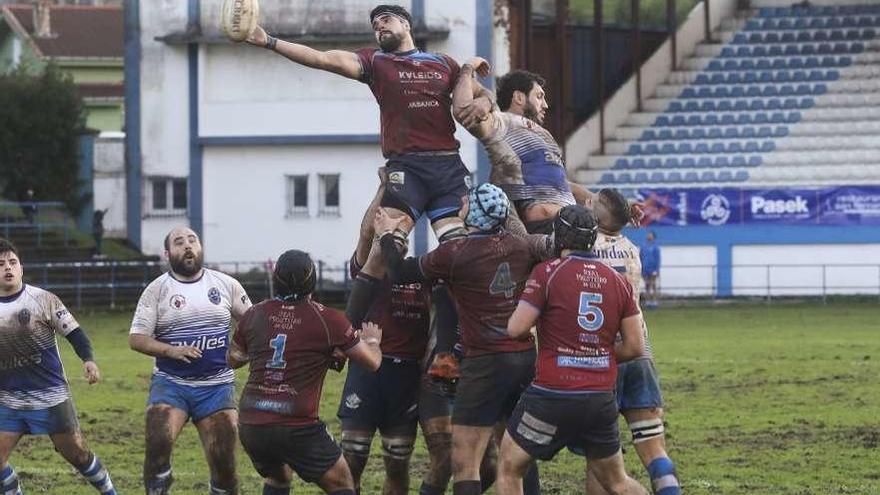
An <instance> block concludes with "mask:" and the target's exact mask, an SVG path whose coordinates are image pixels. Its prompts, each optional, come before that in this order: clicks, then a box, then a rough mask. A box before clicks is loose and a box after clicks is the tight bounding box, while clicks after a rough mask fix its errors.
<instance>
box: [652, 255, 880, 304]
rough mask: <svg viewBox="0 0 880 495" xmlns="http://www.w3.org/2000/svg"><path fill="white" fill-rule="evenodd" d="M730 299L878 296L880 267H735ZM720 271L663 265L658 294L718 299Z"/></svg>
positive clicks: (705, 266) (711, 267) (708, 267)
mask: <svg viewBox="0 0 880 495" xmlns="http://www.w3.org/2000/svg"><path fill="white" fill-rule="evenodd" d="M729 270H730V286H729V288H730V295H731V296H734V297H737V296H750V297H756V296H757V297H764V298H766V299H767V300H768V301H769V300H771V299H773V298H774V297H790V296H810V297H821V298H822V300H823V301H824V300H827V298H828V297H829V296H836V295H849V296H856V295H858V296H874V295H876V296H880V264H876V263H825V264H818V263H792V264H781V263H779V264H770V263H764V264H734V265H732V266H731V267H730V268H729ZM718 271H719V267H718V266H717V265H713V264H700V265H690V264H682V265H663V266H662V267H661V269H660V277H659V278H658V292H659V293H660V294H661V296H665V297H691V296H696V297H699V296H702V297H706V296H709V297H713V298H715V297H718V296H719V290H718V289H719V288H718V274H719V273H718Z"/></svg>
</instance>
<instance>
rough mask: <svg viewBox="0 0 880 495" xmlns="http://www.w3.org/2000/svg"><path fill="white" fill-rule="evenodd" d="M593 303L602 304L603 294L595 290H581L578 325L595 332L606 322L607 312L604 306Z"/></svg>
mask: <svg viewBox="0 0 880 495" xmlns="http://www.w3.org/2000/svg"><path fill="white" fill-rule="evenodd" d="M593 304H602V294H596V293H595V292H581V302H580V305H579V307H578V325H580V327H581V328H583V329H584V330H586V331H588V332H595V331H596V330H598V329H600V328H602V323H604V322H605V314H603V313H602V308H600V307H599V306H593Z"/></svg>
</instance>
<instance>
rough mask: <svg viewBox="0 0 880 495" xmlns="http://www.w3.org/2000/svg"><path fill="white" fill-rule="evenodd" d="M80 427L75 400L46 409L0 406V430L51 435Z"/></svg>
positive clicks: (68, 431)
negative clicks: (74, 405) (74, 404)
mask: <svg viewBox="0 0 880 495" xmlns="http://www.w3.org/2000/svg"><path fill="white" fill-rule="evenodd" d="M78 429H79V422H78V421H77V420H76V408H74V407H73V401H72V400H70V399H67V400H66V401H64V402H62V403H61V404H58V405H56V406H52V407H48V408H46V409H13V408H11V407H6V406H0V431H6V432H12V433H27V434H30V435H51V434H54V433H70V432H73V431H76V430H78Z"/></svg>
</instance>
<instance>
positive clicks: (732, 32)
mask: <svg viewBox="0 0 880 495" xmlns="http://www.w3.org/2000/svg"><path fill="white" fill-rule="evenodd" d="M749 14H750V16H749V17H748V18H742V17H740V18H735V19H727V20H725V21H724V22H723V23H722V25H721V29H720V30H719V31H717V32H716V33H714V35H713V39H714V40H715V41H720V43H714V44H712V43H703V44H700V45H698V46H697V47H696V51H695V53H694V55H693V56H692V57H690V58H688V59H687V60H684V61H683V62H682V63H681V64H680V67H679V69H678V70H676V71H674V72H672V73H671V74H670V76H669V78H668V79H667V81H666V82H665V84H662V85H660V86H659V87H658V88H657V91H656V94H655V95H654V96H653V97H652V98H649V99H646V100H644V102H643V111H642V112H638V113H633V114H631V115H630V116H629V118H628V120H627V121H626V123H625V124H624V125H623V126H621V127H619V128H618V129H617V130H616V132H615V133H614V134H613V136H612V137H611V139H609V140H607V141H606V143H605V154H604V155H602V156H592V157H590V165H589V168H582V169H580V170H578V171H577V179H578V180H579V181H580V182H582V183H587V184H597V183H598V184H603V185H610V186H614V187H618V188H624V189H629V188H641V187H647V188H657V187H715V186H739V185H749V186H760V187H764V186H781V185H786V186H788V185H792V184H797V185H826V184H839V183H841V182H846V183H848V184H862V183H875V184H876V183H878V182H880V36H878V34H880V5H878V4H870V5H849V6H792V7H767V8H761V9H758V10H755V11H752V12H750V13H749Z"/></svg>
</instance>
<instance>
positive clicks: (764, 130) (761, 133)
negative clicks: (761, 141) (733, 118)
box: [758, 127, 773, 138]
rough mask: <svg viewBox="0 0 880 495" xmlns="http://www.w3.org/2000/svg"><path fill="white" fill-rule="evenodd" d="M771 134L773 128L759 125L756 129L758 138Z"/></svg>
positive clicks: (770, 135)
mask: <svg viewBox="0 0 880 495" xmlns="http://www.w3.org/2000/svg"><path fill="white" fill-rule="evenodd" d="M772 136H773V130H772V129H771V128H769V127H761V128H759V129H758V137H759V138H769V137H772Z"/></svg>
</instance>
